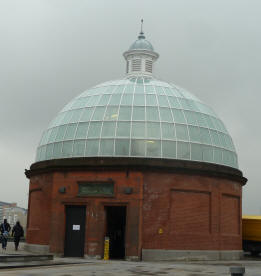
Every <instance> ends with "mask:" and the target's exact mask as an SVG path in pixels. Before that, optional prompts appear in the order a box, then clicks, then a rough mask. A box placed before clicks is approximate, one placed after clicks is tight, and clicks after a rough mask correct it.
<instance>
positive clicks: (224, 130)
mask: <svg viewBox="0 0 261 276" xmlns="http://www.w3.org/2000/svg"><path fill="white" fill-rule="evenodd" d="M216 121H217V124H218V125H219V128H220V130H221V131H222V132H224V133H228V132H227V129H226V127H225V125H224V124H223V122H222V121H221V120H219V119H216Z"/></svg>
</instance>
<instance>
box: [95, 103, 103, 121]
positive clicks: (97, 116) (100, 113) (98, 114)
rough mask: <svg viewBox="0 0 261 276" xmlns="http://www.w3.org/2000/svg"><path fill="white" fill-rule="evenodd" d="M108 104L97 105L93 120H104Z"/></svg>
mask: <svg viewBox="0 0 261 276" xmlns="http://www.w3.org/2000/svg"><path fill="white" fill-rule="evenodd" d="M105 110H106V106H97V107H96V108H95V110H94V113H93V115H92V121H101V120H103V117H104V113H105Z"/></svg>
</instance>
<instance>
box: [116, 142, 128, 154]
mask: <svg viewBox="0 0 261 276" xmlns="http://www.w3.org/2000/svg"><path fill="white" fill-rule="evenodd" d="M129 147H130V140H126V139H116V140H115V155H119V156H129Z"/></svg>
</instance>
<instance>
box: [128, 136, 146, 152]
mask: <svg viewBox="0 0 261 276" xmlns="http://www.w3.org/2000/svg"><path fill="white" fill-rule="evenodd" d="M131 156H145V141H144V140H134V139H133V140H131Z"/></svg>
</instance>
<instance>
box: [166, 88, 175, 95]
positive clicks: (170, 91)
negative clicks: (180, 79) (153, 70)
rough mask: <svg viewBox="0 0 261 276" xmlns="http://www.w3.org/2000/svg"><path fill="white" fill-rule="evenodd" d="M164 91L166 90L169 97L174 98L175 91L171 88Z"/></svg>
mask: <svg viewBox="0 0 261 276" xmlns="http://www.w3.org/2000/svg"><path fill="white" fill-rule="evenodd" d="M164 90H165V94H166V95H167V96H173V95H174V93H173V90H172V89H170V88H169V87H164Z"/></svg>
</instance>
